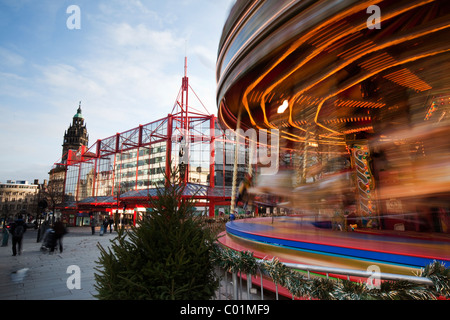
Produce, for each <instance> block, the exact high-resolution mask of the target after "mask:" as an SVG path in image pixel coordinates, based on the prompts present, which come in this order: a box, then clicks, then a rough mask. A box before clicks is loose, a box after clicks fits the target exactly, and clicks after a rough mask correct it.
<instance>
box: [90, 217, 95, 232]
mask: <svg viewBox="0 0 450 320" xmlns="http://www.w3.org/2000/svg"><path fill="white" fill-rule="evenodd" d="M95 223H96V221H95V218H94V217H91V229H92V234H95Z"/></svg>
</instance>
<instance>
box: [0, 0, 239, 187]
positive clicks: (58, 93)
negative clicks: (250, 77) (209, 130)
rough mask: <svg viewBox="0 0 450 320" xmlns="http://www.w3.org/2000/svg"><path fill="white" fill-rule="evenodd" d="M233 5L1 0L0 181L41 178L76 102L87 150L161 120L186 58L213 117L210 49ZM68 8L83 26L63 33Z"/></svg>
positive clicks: (226, 0) (227, 0) (188, 0)
mask: <svg viewBox="0 0 450 320" xmlns="http://www.w3.org/2000/svg"><path fill="white" fill-rule="evenodd" d="M233 3H234V0H164V1H161V0H95V1H93V0H91V1H89V0H70V1H65V0H39V1H36V0H0V115H1V116H0V137H1V145H2V148H1V155H0V181H1V182H6V180H8V179H14V180H29V181H30V182H32V181H33V180H34V179H35V178H36V179H40V181H42V180H43V179H47V178H48V171H49V169H50V168H51V165H52V164H53V163H54V162H56V161H58V160H59V158H60V157H61V151H62V147H61V145H62V142H63V141H62V140H63V135H64V131H65V130H66V129H67V128H68V127H69V124H70V123H71V122H72V117H73V116H74V114H75V113H76V110H77V107H78V103H79V101H81V106H82V111H83V116H84V118H85V122H86V124H87V129H88V132H89V145H92V144H93V143H94V142H95V141H96V140H97V139H103V138H107V137H109V136H112V135H114V134H115V133H116V132H122V131H126V130H128V129H131V128H134V127H136V126H138V125H139V124H146V123H148V122H151V121H153V120H157V119H159V118H162V117H164V116H166V115H167V114H168V113H170V112H171V111H172V108H173V106H174V103H175V101H176V98H177V95H178V91H179V89H180V86H181V78H182V77H183V75H184V56H185V55H186V56H187V57H188V77H189V84H190V85H191V86H192V88H193V89H194V91H195V93H196V94H197V95H198V96H199V97H200V99H201V101H202V103H203V104H204V105H205V106H206V107H207V109H208V110H209V111H210V112H211V113H216V109H217V108H216V103H215V93H216V79H215V63H216V58H217V46H218V43H219V38H220V36H221V33H222V28H223V25H224V23H225V20H226V18H227V17H228V13H229V10H230V9H231V7H232V5H233ZM71 5H76V6H78V7H79V8H80V27H81V28H80V29H69V28H68V27H67V24H66V22H67V20H68V19H69V20H70V21H71V17H72V14H73V13H72V12H70V13H67V12H66V11H67V8H68V7H69V6H71ZM190 102H191V103H192V104H193V105H194V104H195V103H197V102H196V101H195V100H193V98H192V97H190ZM197 104H198V103H197ZM194 106H195V105H194ZM199 106H200V104H199Z"/></svg>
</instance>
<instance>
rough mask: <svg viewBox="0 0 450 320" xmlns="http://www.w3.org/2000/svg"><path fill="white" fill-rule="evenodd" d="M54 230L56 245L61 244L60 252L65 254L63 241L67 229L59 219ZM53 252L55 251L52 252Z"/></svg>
mask: <svg viewBox="0 0 450 320" xmlns="http://www.w3.org/2000/svg"><path fill="white" fill-rule="evenodd" d="M53 230H54V231H55V244H59V252H63V243H62V239H63V237H64V235H65V234H66V227H65V226H64V223H62V222H61V220H60V219H59V218H58V219H57V220H56V222H55V224H54V225H53ZM52 251H53V250H52Z"/></svg>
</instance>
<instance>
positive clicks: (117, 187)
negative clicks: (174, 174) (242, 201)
mask: <svg viewBox="0 0 450 320" xmlns="http://www.w3.org/2000/svg"><path fill="white" fill-rule="evenodd" d="M189 89H190V90H191V91H192V92H193V90H192V88H191V87H190V85H189V79H188V77H187V75H186V67H185V75H184V77H183V78H182V85H181V88H180V91H179V94H178V97H177V101H176V103H175V105H174V107H173V109H172V112H171V113H170V114H168V115H167V117H165V118H162V119H159V120H156V121H153V122H150V123H147V124H145V125H139V126H138V127H135V128H133V129H130V130H128V131H125V132H121V133H116V134H115V135H113V136H110V137H108V138H104V139H99V140H97V141H96V142H95V143H94V144H93V145H91V146H90V147H89V148H80V149H79V150H78V152H70V154H69V157H68V159H67V161H66V162H65V163H56V164H55V165H56V166H60V167H61V166H65V168H66V170H65V171H66V174H65V179H64V192H63V193H64V196H63V199H64V200H63V204H62V206H60V208H59V209H60V211H61V213H62V217H63V220H65V221H66V222H67V223H68V224H70V225H75V224H82V222H81V220H80V219H77V217H78V218H80V217H83V218H84V219H88V217H89V216H92V215H93V214H94V215H96V216H97V217H98V218H101V216H108V215H111V214H113V213H115V212H119V213H120V214H121V215H122V216H123V217H126V218H127V219H128V221H134V222H135V221H136V219H137V218H139V215H140V214H141V213H143V212H145V208H146V207H148V206H149V203H148V202H149V201H148V200H149V197H152V196H156V189H157V188H160V187H164V185H165V184H166V183H168V181H166V178H165V177H169V176H170V172H171V171H172V170H173V171H175V170H176V169H178V170H179V173H178V175H179V179H180V182H181V183H184V184H185V186H186V188H185V196H186V197H193V199H194V201H195V205H196V207H197V210H198V211H199V214H207V215H208V216H214V214H215V212H216V209H218V208H222V209H223V211H224V212H226V211H227V207H228V206H229V205H230V200H231V189H232V187H231V185H232V178H231V177H232V170H233V165H234V163H233V162H232V160H230V158H229V157H228V161H227V156H226V155H227V154H233V153H234V147H235V142H234V141H235V137H233V136H230V135H229V133H227V132H225V131H224V130H223V129H222V128H221V127H220V125H219V123H218V120H217V117H216V116H214V115H213V114H209V113H208V112H207V111H206V108H205V111H206V112H205V111H203V112H201V111H198V110H196V109H194V108H192V107H191V106H189V101H188V94H189V91H190V90H189ZM193 93H194V94H195V92H193ZM195 96H196V95H195ZM197 98H198V97H197ZM199 101H200V100H199ZM200 103H201V101H200ZM202 106H203V104H202ZM243 151H244V152H245V148H244V150H243ZM245 167H246V165H244V164H243V165H239V170H238V176H239V178H240V179H242V176H243V174H244V171H245ZM202 211H203V212H202ZM221 211H222V210H221ZM216 213H217V212H216Z"/></svg>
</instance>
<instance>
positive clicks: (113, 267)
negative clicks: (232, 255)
mask: <svg viewBox="0 0 450 320" xmlns="http://www.w3.org/2000/svg"><path fill="white" fill-rule="evenodd" d="M175 177H176V174H175V173H174V174H172V175H171V179H170V181H172V184H170V185H167V186H166V187H165V188H158V190H157V197H149V202H150V203H149V204H150V206H149V207H150V210H148V212H147V214H146V216H145V217H144V218H143V220H142V221H141V222H140V223H139V224H138V225H137V226H135V227H132V228H131V229H130V230H129V231H124V230H123V229H122V230H120V231H119V232H118V236H117V238H115V239H114V240H112V242H111V246H110V247H109V248H108V249H105V248H103V247H102V246H100V245H99V249H100V252H101V256H100V258H99V261H98V262H97V263H98V264H99V265H100V266H99V267H97V268H96V270H97V271H98V272H99V273H98V274H97V273H96V274H95V278H96V289H97V291H98V294H97V295H96V297H97V298H99V299H127V300H128V299H133V300H137V299H175V300H205V299H210V298H211V297H212V296H213V295H214V292H215V290H216V289H217V288H218V279H217V277H216V275H215V272H214V265H213V263H212V262H211V259H210V254H211V251H212V250H213V246H214V243H215V241H216V238H215V236H214V235H213V234H212V233H211V232H210V231H209V230H208V228H205V227H204V226H203V222H202V221H203V220H202V219H200V218H199V217H197V216H195V214H194V212H195V208H194V207H193V203H192V199H187V198H186V197H183V190H184V185H183V184H182V183H179V184H176V183H173V182H175Z"/></svg>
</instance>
